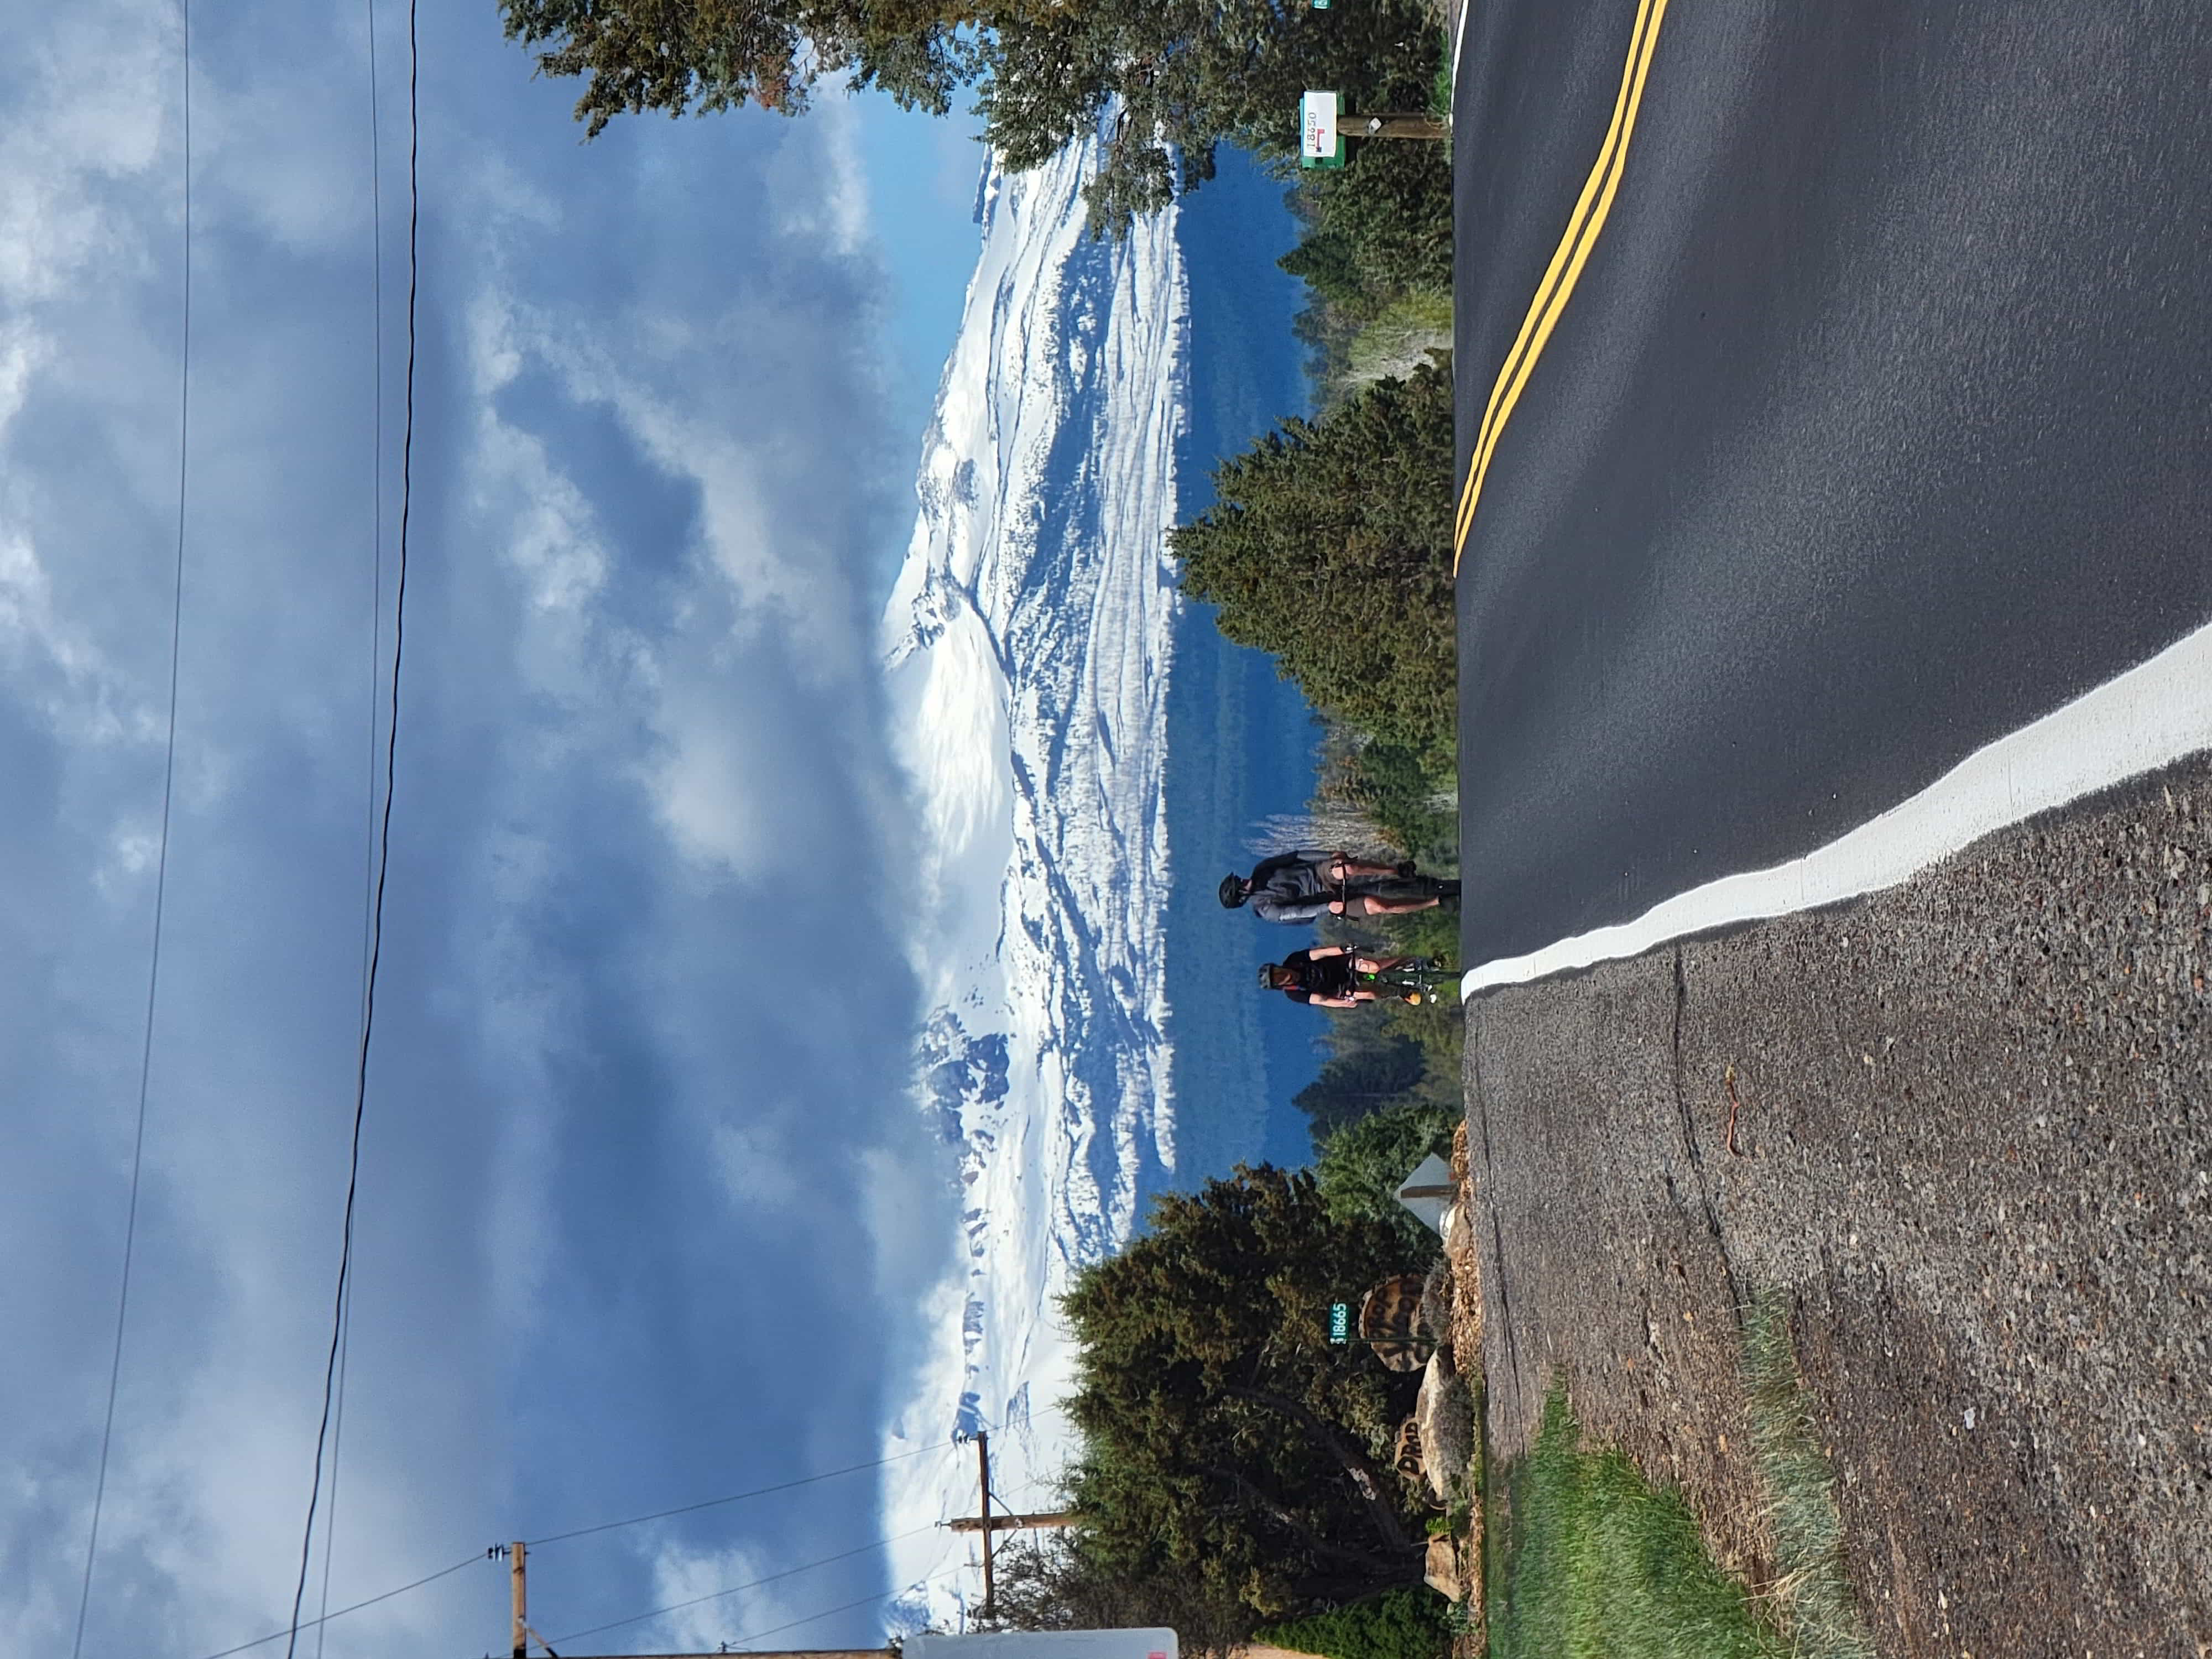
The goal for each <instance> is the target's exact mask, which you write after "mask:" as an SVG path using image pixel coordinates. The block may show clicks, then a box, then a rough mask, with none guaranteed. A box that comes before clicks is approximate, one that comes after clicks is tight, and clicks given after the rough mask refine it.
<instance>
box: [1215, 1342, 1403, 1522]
mask: <svg viewBox="0 0 2212 1659" xmlns="http://www.w3.org/2000/svg"><path fill="white" fill-rule="evenodd" d="M1222 1392H1223V1393H1224V1394H1225V1395H1229V1396H1231V1398H1232V1399H1237V1400H1249V1401H1252V1402H1253V1403H1254V1404H1255V1405H1260V1406H1265V1407H1267V1409H1268V1410H1270V1411H1273V1412H1279V1413H1281V1414H1282V1415H1283V1416H1285V1417H1287V1418H1289V1419H1291V1421H1292V1422H1293V1423H1296V1424H1297V1425H1298V1426H1299V1427H1300V1428H1302V1429H1304V1431H1306V1434H1307V1436H1308V1437H1309V1438H1310V1439H1311V1440H1312V1441H1313V1442H1314V1443H1316V1445H1318V1446H1320V1447H1321V1448H1322V1450H1324V1451H1326V1452H1328V1454H1329V1455H1330V1456H1332V1457H1334V1459H1335V1460H1336V1461H1337V1462H1339V1463H1340V1464H1341V1465H1343V1467H1344V1469H1345V1472H1346V1474H1349V1475H1351V1476H1352V1485H1353V1486H1356V1487H1357V1488H1358V1491H1359V1496H1360V1500H1361V1502H1362V1503H1363V1504H1364V1505H1365V1507H1366V1510H1367V1516H1368V1519H1369V1520H1370V1521H1372V1522H1374V1523H1375V1530H1376V1532H1377V1533H1379V1534H1382V1538H1383V1543H1384V1544H1385V1545H1387V1546H1388V1547H1389V1548H1391V1549H1394V1550H1401V1551H1403V1550H1411V1549H1413V1548H1414V1547H1415V1545H1414V1542H1413V1540H1412V1539H1411V1538H1409V1537H1407V1535H1406V1528H1404V1527H1403V1526H1402V1525H1401V1524H1400V1522H1399V1520H1398V1516H1397V1514H1396V1512H1395V1511H1394V1510H1392V1509H1391V1508H1390V1506H1389V1504H1385V1503H1384V1502H1383V1497H1382V1494H1383V1492H1384V1491H1385V1490H1387V1488H1388V1482H1387V1481H1386V1480H1385V1478H1384V1476H1383V1473H1382V1471H1381V1470H1379V1469H1377V1468H1376V1467H1375V1464H1374V1462H1373V1461H1372V1460H1370V1458H1369V1457H1368V1456H1367V1455H1366V1454H1365V1453H1364V1452H1363V1451H1361V1450H1360V1449H1358V1447H1357V1446H1353V1445H1350V1444H1348V1443H1346V1441H1345V1440H1344V1438H1343V1437H1341V1436H1340V1435H1339V1434H1338V1433H1337V1432H1336V1431H1334V1429H1332V1428H1330V1427H1329V1425H1328V1424H1327V1423H1326V1422H1324V1421H1322V1419H1321V1418H1320V1417H1319V1416H1318V1415H1317V1414H1316V1413H1314V1412H1312V1411H1310V1410H1309V1409H1308V1408H1307V1407H1304V1406H1303V1405H1301V1404H1300V1403H1299V1402H1298V1401H1295V1400H1292V1399H1291V1398H1290V1397H1288V1396H1287V1395H1279V1394H1276V1393H1274V1392H1273V1391H1272V1390H1270V1389H1245V1388H1238V1387H1237V1386H1236V1385H1235V1384H1233V1383H1231V1384H1230V1385H1228V1386H1226V1387H1225V1388H1224V1389H1222Z"/></svg>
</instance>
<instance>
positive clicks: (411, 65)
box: [284, 0, 422, 1659]
mask: <svg viewBox="0 0 2212 1659" xmlns="http://www.w3.org/2000/svg"><path fill="white" fill-rule="evenodd" d="M372 33H373V31H372ZM421 65H422V59H421V53H420V51H419V49H418V46H417V42H416V0H408V5H407V380H406V390H405V394H404V412H403V414H402V416H401V422H400V434H401V435H400V447H399V453H400V461H399V575H398V586H397V587H396V589H395V590H394V592H393V595H392V702H391V708H390V710H389V712H388V715H387V720H386V730H385V744H384V811H383V815H382V818H381V821H380V824H379V827H378V831H377V854H376V891H375V896H374V899H373V900H372V902H371V903H370V906H369V949H368V986H367V988H366V990H365V991H364V992H363V994H362V1018H361V1047H360V1052H359V1058H358V1061H357V1063H356V1067H355V1073H354V1104H353V1139H352V1144H351V1146H350V1149H349V1155H348V1159H347V1168H346V1196H345V1218H344V1222H343V1225H342V1227H341V1229H340V1231H339V1244H338V1282H337V1295H336V1297H335V1298H334V1305H333V1307H332V1310H331V1346H330V1354H329V1358H327V1359H326V1360H325V1362H324V1366H323V1413H322V1420H321V1422H320V1424H319V1425H318V1426H317V1428H316V1431H315V1472H314V1478H313V1482H312V1483H311V1484H310V1485H309V1486H308V1489H307V1524H306V1526H305V1527H304V1528H302V1529H301V1538H300V1576H299V1580H298V1583H297V1584H296V1585H295V1588H294V1589H293V1592H292V1626H291V1631H290V1640H289V1641H288V1642H287V1643H286V1644H285V1649H284V1652H285V1659H292V1656H293V1655H294V1653H295V1651H296V1650H297V1648H298V1645H299V1637H300V1609H301V1603H302V1602H303V1601H305V1600H306V1599H307V1566H308V1562H309V1560H310V1559H311V1556H312V1553H313V1547H314V1535H315V1508H316V1504H317V1501H318V1499H319V1497H320V1495H321V1492H322V1482H323V1446H324V1441H325V1437H326V1436H327V1434H328V1432H329V1430H330V1422H331V1401H332V1396H333V1395H334V1393H335V1391H336V1385H337V1360H338V1349H339V1346H340V1345H341V1339H342V1336H343V1331H344V1327H345V1310H346V1301H347V1297H346V1289H347V1283H348V1280H349V1278H350V1275H351V1273H352V1267H353V1217H354V1206H355V1201H356V1198H357V1197H358V1195H359V1193H360V1189H361V1133H362V1121H363V1120H364V1119H365V1118H366V1116H367V1115H368V1055H369V1045H370V1041H371V1038H372V1036H373V1035H374V1031H375V1028H376V970H377V964H378V963H379V961H380V958H381V957H382V955H383V947H384V890H385V884H386V878H388V877H389V876H390V874H391V868H392V794H393V788H392V785H393V781H394V780H395V778H396V776H397V773H398V757H399V675H400V668H401V665H402V663H403V660H404V654H405V650H406V643H407V532H408V526H409V520H410V507H411V505H412V501H413V495H414V457H415V349H416V327H415V312H416V293H417V289H418V287H419V279H420V270H421V266H420V261H419V258H418V240H419V233H420V227H421V223H422V188H421V182H420V179H421V172H420V163H421V156H422V122H421V118H420V101H419V98H418V89H419V83H420V76H421ZM333 1474H335V1470H333Z"/></svg>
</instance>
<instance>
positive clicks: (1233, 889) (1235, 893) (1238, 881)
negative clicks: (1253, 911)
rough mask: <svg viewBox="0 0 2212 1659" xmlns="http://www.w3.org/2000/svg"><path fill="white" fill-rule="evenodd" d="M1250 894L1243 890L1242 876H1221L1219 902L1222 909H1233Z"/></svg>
mask: <svg viewBox="0 0 2212 1659" xmlns="http://www.w3.org/2000/svg"><path fill="white" fill-rule="evenodd" d="M1249 897H1251V895H1250V894H1249V893H1248V892H1246V891H1245V890H1244V878H1243V877H1242V876H1235V875H1231V876H1224V877H1222V878H1221V904H1222V908H1224V909H1227V910H1234V909H1235V908H1237V906H1238V905H1240V904H1242V903H1243V902H1244V901H1245V900H1246V899H1248V898H1249Z"/></svg>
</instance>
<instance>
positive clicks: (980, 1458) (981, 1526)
mask: <svg viewBox="0 0 2212 1659" xmlns="http://www.w3.org/2000/svg"><path fill="white" fill-rule="evenodd" d="M975 1474H976V1480H977V1481H978V1482H979V1483H980V1485H981V1488H982V1502H981V1504H980V1505H979V1506H978V1507H979V1509H980V1510H981V1513H979V1514H975V1515H957V1516H953V1517H952V1519H951V1520H950V1521H947V1522H945V1523H944V1524H945V1526H947V1527H950V1528H951V1529H952V1530H953V1531H954V1532H980V1533H981V1534H983V1616H984V1617H985V1618H986V1619H988V1618H989V1617H990V1616H991V1613H992V1612H993V1610H994V1607H995V1605H996V1596H995V1594H994V1585H993V1583H992V1573H991V1534H993V1533H994V1532H1013V1531H1016V1530H1017V1529H1026V1528H1031V1527H1073V1526H1075V1525H1077V1524H1079V1522H1081V1521H1082V1519H1083V1517H1082V1516H1079V1515H1078V1514H1077V1513H1076V1512H1075V1511H1074V1510H1055V1511H1054V1512H1053V1513H1051V1514H1048V1515H1011V1514H1009V1515H994V1514H992V1513H991V1437H990V1436H989V1435H987V1434H984V1433H981V1432H980V1431H979V1432H978V1433H977V1434H976V1436H975Z"/></svg>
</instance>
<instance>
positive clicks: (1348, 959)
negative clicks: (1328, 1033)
mask: <svg viewBox="0 0 2212 1659" xmlns="http://www.w3.org/2000/svg"><path fill="white" fill-rule="evenodd" d="M1418 960H1419V958H1418V957H1378V956H1370V955H1367V954H1364V953H1363V952H1361V951H1356V950H1354V949H1353V948H1352V946H1351V945H1315V946H1314V947H1313V948H1312V949H1311V950H1310V951H1291V953H1290V955H1288V956H1286V957H1284V958H1283V959H1282V960H1281V961H1280V962H1269V963H1261V968H1260V988H1261V990H1263V991H1280V992H1281V993H1282V994H1284V995H1285V996H1286V997H1288V998H1290V1000H1291V1001H1293V1002H1303V1003H1306V1004H1308V1005H1310V1006H1313V1007H1316V1008H1357V1007H1358V1006H1359V1005H1360V1004H1361V1003H1363V1002H1373V1001H1375V1000H1376V999H1377V998H1379V997H1383V996H1386V995H1387V996H1388V997H1389V998H1390V999H1392V1000H1397V999H1400V998H1403V997H1404V996H1405V995H1406V993H1405V992H1404V991H1403V990H1401V989H1399V988H1398V987H1393V986H1385V987H1382V988H1381V989H1379V990H1378V989H1377V988H1376V985H1375V982H1374V981H1372V980H1371V979H1366V978H1363V977H1362V975H1370V974H1383V973H1388V972H1389V970H1390V969H1393V968H1399V967H1402V966H1404V965H1405V964H1406V963H1409V962H1414V961H1418Z"/></svg>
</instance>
